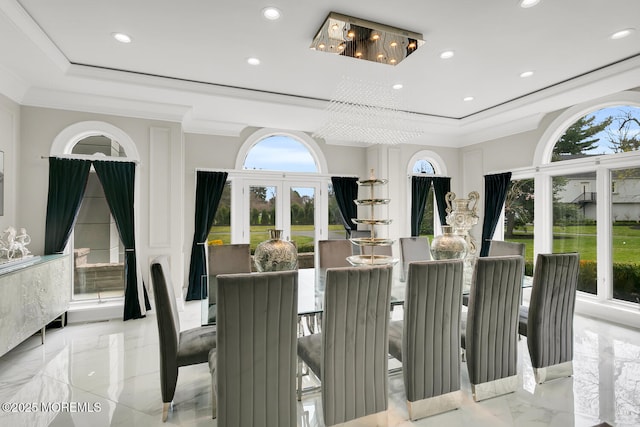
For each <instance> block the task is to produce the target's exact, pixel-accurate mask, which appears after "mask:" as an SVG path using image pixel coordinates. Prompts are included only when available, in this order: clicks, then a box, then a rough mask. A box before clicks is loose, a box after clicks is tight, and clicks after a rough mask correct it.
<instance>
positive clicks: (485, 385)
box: [462, 255, 524, 401]
mask: <svg viewBox="0 0 640 427" xmlns="http://www.w3.org/2000/svg"><path fill="white" fill-rule="evenodd" d="M523 268H524V259H523V258H522V257H521V256H520V255H511V256H498V257H484V258H478V259H477V260H476V265H475V268H474V271H473V275H472V278H471V290H470V295H469V309H468V312H467V316H466V319H465V318H464V316H463V321H462V348H464V349H465V351H466V360H467V370H468V371H469V381H470V383H471V392H472V395H473V398H474V400H475V401H479V400H484V399H488V398H491V397H495V396H499V395H502V394H507V393H511V392H513V391H515V389H516V387H517V384H518V377H517V362H518V310H519V306H520V294H521V293H522V282H521V276H522V269H523Z"/></svg>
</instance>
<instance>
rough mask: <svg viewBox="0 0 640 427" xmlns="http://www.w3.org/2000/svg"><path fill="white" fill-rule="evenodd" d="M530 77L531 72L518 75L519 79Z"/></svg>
mask: <svg viewBox="0 0 640 427" xmlns="http://www.w3.org/2000/svg"><path fill="white" fill-rule="evenodd" d="M531 76H533V71H525V72H524V73H520V77H522V78H523V79H524V78H526V77H531Z"/></svg>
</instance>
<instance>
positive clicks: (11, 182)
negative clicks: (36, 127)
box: [0, 94, 31, 233]
mask: <svg viewBox="0 0 640 427" xmlns="http://www.w3.org/2000/svg"><path fill="white" fill-rule="evenodd" d="M19 140H20V106H19V105H18V104H16V103H14V102H13V101H11V100H9V99H8V98H6V97H5V96H3V95H1V94H0V151H3V152H4V214H3V215H2V216H0V231H2V230H4V229H5V228H7V227H9V226H14V227H20V225H19V224H17V223H16V214H17V204H16V188H17V184H16V183H17V166H18V165H19V163H20V161H19V154H20V153H19V151H18V141H19ZM30 231H31V230H29V229H28V228H27V233H29V232H30Z"/></svg>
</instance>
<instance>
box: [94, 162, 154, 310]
mask: <svg viewBox="0 0 640 427" xmlns="http://www.w3.org/2000/svg"><path fill="white" fill-rule="evenodd" d="M93 167H94V168H95V170H96V174H97V175H98V179H99V180H100V183H101V184H102V188H103V189H104V195H105V197H106V199H107V204H108V205H109V210H110V211H111V215H112V216H113V219H114V221H115V223H116V227H117V228H118V233H119V234H120V240H121V241H122V244H123V245H124V250H125V252H124V315H123V320H129V319H139V318H141V317H145V314H144V312H143V311H142V308H141V303H140V299H139V293H138V263H137V259H136V244H135V240H136V239H135V227H134V212H133V195H134V185H135V176H136V164H135V163H132V162H114V161H94V162H93ZM141 285H142V286H141V288H142V291H143V297H144V306H145V309H146V310H151V304H149V296H148V295H147V289H146V288H145V286H144V283H142V284H141Z"/></svg>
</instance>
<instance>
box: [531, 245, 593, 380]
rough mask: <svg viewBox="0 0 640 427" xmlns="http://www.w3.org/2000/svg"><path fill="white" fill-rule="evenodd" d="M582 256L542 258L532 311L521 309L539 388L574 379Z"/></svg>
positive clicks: (533, 288) (534, 277) (533, 296)
mask: <svg viewBox="0 0 640 427" xmlns="http://www.w3.org/2000/svg"><path fill="white" fill-rule="evenodd" d="M579 266H580V255H579V254H577V253H566V254H538V257H537V259H536V266H535V270H534V272H533V287H532V289H531V300H530V301H529V307H520V322H519V333H520V335H524V336H526V337H527V347H528V348H529V355H530V356H531V366H532V367H533V373H534V376H535V379H536V382H537V383H538V384H542V383H544V382H546V381H549V380H552V379H556V378H562V377H570V376H571V375H573V314H574V309H575V302H576V290H577V287H578V269H579Z"/></svg>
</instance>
